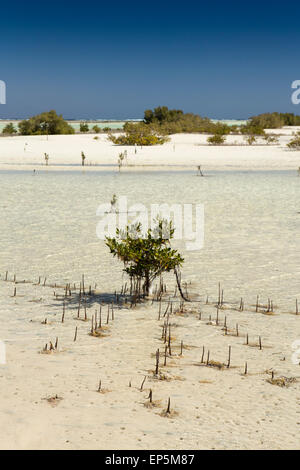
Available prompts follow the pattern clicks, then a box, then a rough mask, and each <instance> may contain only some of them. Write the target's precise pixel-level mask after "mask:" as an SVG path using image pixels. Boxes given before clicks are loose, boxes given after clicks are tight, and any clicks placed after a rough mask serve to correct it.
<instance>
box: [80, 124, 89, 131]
mask: <svg viewBox="0 0 300 470" xmlns="http://www.w3.org/2000/svg"><path fill="white" fill-rule="evenodd" d="M89 130H90V128H89V126H88V124H87V123H86V122H81V123H80V132H83V133H85V132H89Z"/></svg>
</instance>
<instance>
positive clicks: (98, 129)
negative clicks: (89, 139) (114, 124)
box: [93, 124, 101, 134]
mask: <svg viewBox="0 0 300 470" xmlns="http://www.w3.org/2000/svg"><path fill="white" fill-rule="evenodd" d="M93 131H94V132H95V133H96V134H99V132H100V131H101V129H100V127H99V126H97V124H96V125H95V126H93Z"/></svg>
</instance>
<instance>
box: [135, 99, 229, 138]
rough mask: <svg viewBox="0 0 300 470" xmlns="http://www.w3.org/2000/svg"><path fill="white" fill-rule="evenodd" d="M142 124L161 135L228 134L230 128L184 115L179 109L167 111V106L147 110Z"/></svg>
mask: <svg viewBox="0 0 300 470" xmlns="http://www.w3.org/2000/svg"><path fill="white" fill-rule="evenodd" d="M144 123H145V124H147V125H149V126H151V127H152V129H155V130H156V131H157V132H159V133H161V134H162V135H170V134H177V133H182V132H185V133H193V132H197V133H207V134H223V135H224V134H229V133H230V130H231V128H230V126H228V125H227V124H224V123H220V122H218V123H214V122H212V121H211V120H210V119H208V118H206V117H204V118H203V117H201V116H199V115H198V114H193V113H184V112H183V111H182V110H180V109H169V108H168V107H167V106H158V107H157V108H154V110H153V111H152V110H151V109H147V110H146V111H145V113H144Z"/></svg>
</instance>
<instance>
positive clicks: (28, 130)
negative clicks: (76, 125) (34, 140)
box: [19, 110, 75, 135]
mask: <svg viewBox="0 0 300 470" xmlns="http://www.w3.org/2000/svg"><path fill="white" fill-rule="evenodd" d="M19 131H20V134H21V135H48V134H49V135H54V134H74V132H75V131H74V129H73V127H72V126H70V124H68V123H67V122H66V121H65V120H64V118H63V117H62V115H57V113H56V111H54V110H52V111H49V112H45V113H42V114H38V115H37V116H33V117H31V118H29V119H25V120H24V121H21V122H20V123H19Z"/></svg>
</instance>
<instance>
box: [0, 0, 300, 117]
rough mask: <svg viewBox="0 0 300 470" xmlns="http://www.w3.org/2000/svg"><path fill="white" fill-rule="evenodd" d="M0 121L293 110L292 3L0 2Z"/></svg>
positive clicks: (295, 29)
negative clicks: (166, 111)
mask: <svg viewBox="0 0 300 470" xmlns="http://www.w3.org/2000/svg"><path fill="white" fill-rule="evenodd" d="M0 9H1V28H0V51H1V62H0V80H4V81H5V82H6V84H7V104H6V105H0V118H5V117H26V116H29V115H33V114H35V113H38V112H41V111H45V110H49V109H56V110H57V111H58V112H59V113H62V114H63V115H64V117H66V118H83V119H88V118H90V119H94V118H116V119H123V118H135V117H143V111H144V110H145V109H147V108H153V107H155V106H158V105H167V106H169V107H171V108H180V109H183V110H184V111H186V112H188V111H190V112H195V113H199V114H201V115H203V116H208V117H211V118H213V117H215V118H247V117H249V116H251V115H253V114H258V113H261V112H265V111H277V110H278V111H282V112H294V113H296V114H300V105H298V106H296V105H293V104H292V103H291V83H292V81H294V80H297V79H298V80H300V63H299V55H300V28H299V17H300V4H299V3H298V4H296V3H295V4H292V3H290V2H286V3H283V2H281V3H279V2H278V3H276V2H271V1H270V2H269V1H265V2H262V1H261V2H256V1H251V2H240V1H239V2H237V1H230V2H224V1H223V2H218V1H214V2H205V3H204V2H203V3H202V2H199V1H197V2H196V1H189V0H187V1H185V2H183V1H181V2H177V1H176V0H174V1H172V2H163V1H160V2H158V1H156V0H153V1H149V2H145V1H141V0H140V1H138V2H137V1H135V0H132V1H127V2H124V1H123V2H119V1H118V0H115V1H113V2H108V1H105V2H101V1H94V0H90V1H88V2H83V1H81V2H76V1H72V2H69V1H60V2H57V1H55V0H53V1H51V2H42V1H40V2H36V1H27V2H24V1H22V2H19V1H18V0H15V1H13V2H10V3H8V2H6V4H5V5H3V4H2V5H1V7H0Z"/></svg>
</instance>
